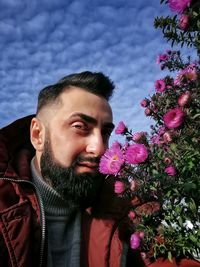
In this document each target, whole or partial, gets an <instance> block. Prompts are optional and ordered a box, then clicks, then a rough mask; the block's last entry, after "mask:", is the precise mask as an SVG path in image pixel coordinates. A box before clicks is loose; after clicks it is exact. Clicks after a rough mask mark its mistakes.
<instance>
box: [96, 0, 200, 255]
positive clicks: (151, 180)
mask: <svg viewBox="0 0 200 267" xmlns="http://www.w3.org/2000/svg"><path fill="white" fill-rule="evenodd" d="M161 2H165V4H168V5H169V8H170V9H171V10H172V11H173V12H177V13H178V14H181V15H184V14H189V13H190V12H191V10H192V12H193V13H194V10H195V8H196V9H197V11H199V5H198V3H197V2H196V1H194V0H166V1H161ZM196 3H197V4H196ZM183 13H184V14H183ZM169 22H170V20H169ZM176 27H178V28H179V26H178V25H176ZM190 30H191V29H190ZM195 31H196V27H195ZM193 42H196V41H195V40H193ZM194 47H195V46H194ZM198 53H199V50H198V49H197V55H199V54H198ZM156 62H157V64H159V66H160V68H161V70H163V69H165V70H167V69H168V71H169V75H167V76H165V77H164V78H160V79H158V80H156V81H155V83H154V87H155V93H153V94H152V96H150V97H149V98H145V99H143V100H142V101H141V107H142V108H144V113H145V115H146V116H149V117H151V118H153V119H154V121H155V124H154V125H152V126H151V129H150V131H149V133H147V132H144V131H140V132H135V133H134V132H133V131H132V129H129V128H128V126H127V125H126V124H125V123H124V122H123V121H121V122H119V124H118V126H117V127H116V130H115V133H116V134H117V135H122V136H124V138H125V140H124V143H123V144H122V143H119V142H118V141H115V142H114V143H113V145H112V146H111V147H110V148H109V149H108V150H107V151H106V152H105V154H104V155H103V156H102V158H101V161H100V172H102V173H103V174H106V175H108V176H109V175H112V176H114V178H115V184H114V189H113V190H114V192H115V193H116V194H117V195H118V196H119V197H126V198H130V202H131V209H130V212H129V214H128V219H129V221H130V224H131V226H132V234H131V237H130V246H131V248H132V249H133V250H139V251H140V252H141V255H142V257H145V258H157V257H159V256H162V257H168V259H170V260H171V259H172V257H189V258H195V257H200V241H199V240H200V179H199V173H200V137H199V132H200V61H199V59H197V60H196V61H191V59H190V58H188V59H187V60H183V59H182V56H181V53H180V51H172V50H167V51H165V52H164V53H162V54H160V55H159V56H158V57H157V59H156ZM171 74H172V75H171Z"/></svg>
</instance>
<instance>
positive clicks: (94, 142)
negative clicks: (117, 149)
mask: <svg viewBox="0 0 200 267" xmlns="http://www.w3.org/2000/svg"><path fill="white" fill-rule="evenodd" d="M106 148H107V145H106V144H105V143H104V140H103V138H102V135H101V134H100V133H96V134H93V135H92V136H90V138H89V140H88V143H87V146H86V152H87V153H88V154H92V155H93V156H94V157H100V156H102V155H103V154H104V152H105V150H106Z"/></svg>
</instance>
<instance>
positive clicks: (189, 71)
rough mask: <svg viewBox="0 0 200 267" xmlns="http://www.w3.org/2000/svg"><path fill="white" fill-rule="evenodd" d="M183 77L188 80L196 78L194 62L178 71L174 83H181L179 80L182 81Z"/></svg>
mask: <svg viewBox="0 0 200 267" xmlns="http://www.w3.org/2000/svg"><path fill="white" fill-rule="evenodd" d="M184 78H185V79H187V80H189V81H195V80H196V79H197V70H196V66H195V64H190V65H189V66H187V67H186V68H185V69H183V70H182V71H180V72H179V74H178V75H177V77H176V79H175V81H174V84H175V85H181V82H182V81H184Z"/></svg>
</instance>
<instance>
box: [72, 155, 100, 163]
mask: <svg viewBox="0 0 200 267" xmlns="http://www.w3.org/2000/svg"><path fill="white" fill-rule="evenodd" d="M81 162H91V163H96V164H98V165H99V162H100V157H84V156H78V157H77V158H76V160H75V164H78V163H81Z"/></svg>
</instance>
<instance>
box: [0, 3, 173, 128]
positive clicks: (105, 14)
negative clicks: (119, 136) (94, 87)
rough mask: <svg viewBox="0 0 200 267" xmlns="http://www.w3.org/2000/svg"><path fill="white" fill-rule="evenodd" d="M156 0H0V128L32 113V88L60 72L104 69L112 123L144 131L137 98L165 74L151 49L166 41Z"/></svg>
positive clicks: (164, 45) (147, 122)
mask: <svg viewBox="0 0 200 267" xmlns="http://www.w3.org/2000/svg"><path fill="white" fill-rule="evenodd" d="M169 12H170V11H169V10H168V8H167V6H164V5H162V6H161V5H160V0H151V1H149V0H74V1H73V0H34V1H27V0H18V1H17V0H1V1H0V36H1V37H0V50H1V54H0V81H1V83H0V106H1V108H0V127H3V126H5V125H6V124H8V123H10V122H12V121H13V120H15V119H17V118H19V117H22V116H26V115H28V114H31V113H34V112H35V109H36V99H37V94H38V92H39V90H40V89H42V88H43V87H44V86H46V85H48V84H51V83H55V82H56V81H57V80H59V79H60V78H61V77H63V76H65V75H67V74H70V73H73V72H79V71H84V70H91V71H102V72H104V73H105V74H106V75H108V76H110V78H111V79H112V80H113V81H114V83H115V85H116V91H115V94H114V96H113V98H112V100H111V106H112V108H113V113H114V122H115V123H116V124H117V123H118V122H119V121H120V120H123V121H124V122H125V123H126V124H127V125H128V126H129V127H131V128H132V129H133V131H138V130H141V131H142V130H148V129H149V125H150V124H151V122H150V119H149V118H146V117H145V115H144V109H143V108H141V107H140V101H141V100H142V99H143V98H144V97H146V96H148V95H149V94H151V93H152V92H154V81H155V80H156V79H158V78H162V77H163V75H164V74H163V73H162V72H161V71H160V69H159V66H158V65H156V63H155V60H156V56H157V55H158V54H159V53H161V52H163V51H164V50H165V49H167V48H169V44H167V42H166V41H165V40H164V39H163V37H162V33H161V31H159V30H155V29H154V27H153V21H154V18H155V17H156V16H160V15H163V14H168V13H169Z"/></svg>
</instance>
